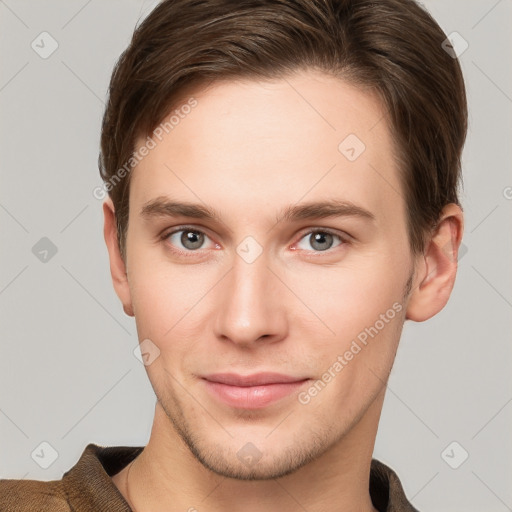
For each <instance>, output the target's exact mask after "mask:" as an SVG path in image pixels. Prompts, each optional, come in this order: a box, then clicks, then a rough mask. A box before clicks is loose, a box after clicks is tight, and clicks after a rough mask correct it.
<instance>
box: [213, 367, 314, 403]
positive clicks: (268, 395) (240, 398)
mask: <svg viewBox="0 0 512 512" xmlns="http://www.w3.org/2000/svg"><path fill="white" fill-rule="evenodd" d="M309 380H310V379H309V378H307V377H292V376H290V375H283V374H280V373H273V372H263V373H255V374H252V375H238V374H236V373H217V374H213V375H207V376H205V377H203V381H204V382H205V385H206V389H207V391H208V392H209V393H210V394H211V395H212V396H213V397H214V398H216V399H217V400H220V401H221V402H223V403H225V404H227V405H229V406H230V407H235V408H239V409H261V408H263V407H266V406H268V405H270V404H272V403H275V402H277V401H278V400H281V399H282V398H284V397H286V396H288V395H290V394H291V393H293V392H294V391H296V390H298V389H299V388H300V387H301V386H303V385H304V383H305V382H307V381H309Z"/></svg>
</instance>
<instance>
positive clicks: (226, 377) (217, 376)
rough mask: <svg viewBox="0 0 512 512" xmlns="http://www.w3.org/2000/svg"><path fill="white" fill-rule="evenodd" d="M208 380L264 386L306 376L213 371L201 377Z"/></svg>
mask: <svg viewBox="0 0 512 512" xmlns="http://www.w3.org/2000/svg"><path fill="white" fill-rule="evenodd" d="M203 379H206V380H208V381H210V382H219V383H221V384H227V385H230V386H240V387H248V386H264V385H266V384H284V383H289V382H301V381H303V380H306V379H307V377H293V376H291V375H283V374H282V373H274V372H262V373H253V374H252V375H238V374H237V373H214V374H211V375H206V376H204V377H203Z"/></svg>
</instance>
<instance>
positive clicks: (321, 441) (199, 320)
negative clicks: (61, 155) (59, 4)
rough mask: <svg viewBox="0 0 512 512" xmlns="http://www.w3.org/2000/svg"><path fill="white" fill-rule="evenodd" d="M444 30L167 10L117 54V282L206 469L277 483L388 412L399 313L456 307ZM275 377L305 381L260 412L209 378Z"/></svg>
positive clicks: (457, 105) (316, 14)
mask: <svg viewBox="0 0 512 512" xmlns="http://www.w3.org/2000/svg"><path fill="white" fill-rule="evenodd" d="M445 38H446V35H445V34H444V33H443V31H442V30H441V29H440V28H439V26H438V25H437V23H436V22H435V21H434V20H433V19H432V18H431V17H430V16H429V14H428V13H427V12H425V11H424V10H423V9H422V8H421V7H420V6H418V5H417V4H416V3H414V2H413V1H412V0H411V1H404V0H381V1H378V2H368V1H364V0H354V1H349V0H313V1H312V0H294V1H291V0H290V1H287V2H284V1H282V0H251V1H250V0H247V1H243V2H238V1H227V0H209V1H201V2H190V1H187V0H177V1H163V2H162V3H161V4H159V5H158V7H157V8H156V9H155V10H154V11H153V12H152V13H151V14H150V15H149V16H148V17H147V18H146V19H145V20H144V21H143V23H142V24H141V25H140V26H139V27H138V28H137V29H136V31H135V33H134V35H133V38H132V41H131V43H130V45H129V47H128V49H127V50H126V51H125V52H124V53H123V54H122V56H121V58H120V59H119V61H118V63H117V64H116V67H115V69H114V72H113V75H112V80H111V84H110V89H109V99H108V104H107V107H106V111H105V115H104V120H103V126H102V135H101V155H100V171H101V176H102V178H103V179H104V182H105V190H106V191H108V193H109V197H108V198H107V200H106V201H105V203H104V213H105V239H106V242H107V247H108V250H109V256H110V263H111V272H112V277H113V282H114V287H115V289H116V292H117V294H118V296H119V298H120V300H121V302H122V304H123V307H124V310H125V312H126V313H127V314H129V315H133V316H135V320H136V324H137V331H138V336H139V340H140V341H142V340H150V343H151V345H152V347H155V348H156V351H157V352H158V353H159V357H157V358H156V359H154V361H152V362H151V364H149V365H148V366H146V369H147V372H148V376H149V378H150V381H151V384H152V386H153V388H154V390H155V393H156V395H157V398H158V401H159V404H160V405H161V407H162V409H163V410H164V411H165V413H166V415H167V417H168V420H169V428H174V429H175V431H176V432H177V433H178V434H179V435H180V437H181V438H182V439H183V441H184V442H185V443H186V444H187V445H188V447H189V448H190V449H191V452H192V453H193V454H194V455H195V456H196V458H197V459H198V460H199V461H200V462H202V463H203V465H205V466H206V467H208V468H210V469H212V470H213V471H216V472H218V473H220V474H224V475H226V476H232V477H236V478H246V479H247V478H274V477H276V476H279V475H284V474H287V473H290V472H293V471H295V470H296V469H298V468H299V467H301V466H302V465H304V464H306V463H307V462H308V461H311V460H313V459H315V458H317V457H319V456H320V455H321V454H323V453H325V452H326V451H327V450H328V449H329V448H330V447H333V446H334V445H335V444H336V443H338V442H340V441H341V440H342V439H347V438H348V437H349V436H350V435H351V433H352V432H354V429H355V428H356V427H357V425H359V424H361V422H362V421H363V420H364V418H366V417H369V416H370V413H371V415H372V418H373V419H374V420H375V421H378V412H380V409H378V407H377V408H376V405H375V404H377V403H380V405H381V402H382V400H381V399H382V396H383V390H384V387H385V382H386V380H387V377H388V376H389V372H390V371H391V368H392V365H393V361H394V357H395V353H396V350H397V347H398V342H399V339H400V334H401V330H402V327H403V323H404V321H405V320H407V319H410V320H415V321H423V320H426V319H428V318H430V317H432V316H433V315H435V314H436V313H437V312H439V311H440V310H441V309H442V308H443V307H444V305H445V304H446V302H447V300H448V298H449V295H450V292H451V290H452V287H453V283H454V279H455V273H456V259H457V258H456V252H457V248H458V246H459V244H460V240H461V236H462V213H461V208H460V204H459V200H458V186H459V182H460V157H461V152H462V147H463V143H464V138H465V134H466V122H467V112H466V98H465V92H464V83H463V78H462V74H461V70H460V67H459V64H458V62H457V60H454V59H453V58H452V57H451V56H450V55H449V54H448V53H446V52H445V51H444V50H443V48H442V46H441V44H442V42H443V40H444V39H445ZM269 371H270V372H279V373H282V374H287V375H289V376H292V377H294V378H297V379H298V380H303V379H308V380H307V381H306V382H305V383H304V384H303V385H302V386H301V387H298V388H296V389H295V388H294V392H292V393H291V394H289V395H287V396H285V397H284V398H281V399H280V400H277V401H274V402H272V403H270V404H269V405H267V406H264V407H263V406H262V407H259V408H252V409H249V408H244V407H233V406H232V405H227V404H226V403H225V402H223V401H222V400H218V399H217V397H216V395H215V393H213V394H212V393H211V392H210V391H211V389H210V387H209V385H208V383H207V380H205V378H204V377H207V376H209V375H211V374H215V373H223V372H234V373H238V374H242V375H248V374H254V373H258V372H269ZM200 404H201V405H200ZM205 409H206V410H207V411H208V413H206V412H205ZM287 415H288V416H287ZM284 417H286V418H287V419H286V420H285V421H284V422H283V423H282V424H281V425H280V427H278V428H275V427H276V425H277V424H278V423H279V421H280V420H282V419H283V418H284ZM247 446H249V448H247ZM244 450H256V453H257V454H259V455H258V457H257V458H258V461H257V463H255V464H246V463H244V462H243V456H240V453H242V454H243V453H244Z"/></svg>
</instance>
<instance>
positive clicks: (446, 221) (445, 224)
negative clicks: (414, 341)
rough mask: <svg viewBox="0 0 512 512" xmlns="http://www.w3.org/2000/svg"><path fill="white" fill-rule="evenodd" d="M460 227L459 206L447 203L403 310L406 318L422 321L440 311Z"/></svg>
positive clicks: (451, 277)
mask: <svg viewBox="0 0 512 512" xmlns="http://www.w3.org/2000/svg"><path fill="white" fill-rule="evenodd" d="M463 230H464V219H463V214H462V210H461V208H460V206H458V205H456V204H454V203H450V204H448V205H446V206H445V207H444V208H443V210H442V212H441V215H440V220H439V223H438V225H437V227H436V229H435V231H434V233H433V235H432V236H431V239H430V241H429V242H428V243H427V246H426V248H425V252H424V253H423V255H422V256H421V260H422V261H421V262H418V263H419V264H418V265H417V273H416V276H417V279H416V280H415V287H414V289H413V291H412V292H411V296H410V298H409V302H408V305H407V310H406V319H409V320H414V321H415V322H423V321H425V320H428V319H429V318H431V317H433V316H434V315H436V314H437V313H439V311H441V310H442V309H443V308H444V306H445V305H446V303H447V302H448V299H449V297H450V294H451V292H452V289H453V285H454V283H455V276H456V274H457V257H458V253H459V246H460V243H461V240H462V234H463Z"/></svg>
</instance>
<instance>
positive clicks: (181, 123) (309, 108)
mask: <svg viewBox="0 0 512 512" xmlns="http://www.w3.org/2000/svg"><path fill="white" fill-rule="evenodd" d="M191 98H193V100H194V101H195V106H194V107H193V108H188V107H187V108H182V107H183V105H186V104H187V102H188V101H189V100H190V99H191ZM176 111H177V112H176ZM173 113H174V119H173V123H172V127H171V126H170V125H167V129H163V128H165V125H161V129H160V132H159V133H160V137H159V138H155V137H154V136H153V139H154V140H155V142H156V145H155V147H154V149H151V150H150V151H149V152H148V154H147V156H145V157H144V158H143V159H142V160H141V161H140V163H139V164H138V165H137V166H136V168H135V169H134V170H133V171H132V176H131V180H132V181H131V187H130V188H131V191H130V203H131V205H130V210H132V204H133V206H135V207H139V208H140V206H141V205H143V204H144V203H145V202H147V201H150V200H151V199H153V198H155V197H157V196H162V195H165V194H166V193H168V194H171V195H172V196H173V197H176V196H179V197H180V199H182V200H187V201H192V202H198V199H200V200H201V201H204V202H208V203H209V204H212V203H215V205H214V206H215V207H216V209H220V210H222V209H223V208H224V209H225V210H226V213H232V214H236V213H235V210H236V209H238V212H239V213H240V211H241V210H243V209H244V208H245V210H246V211H251V208H250V207H251V205H250V204H249V203H250V202H251V201H254V202H257V203H258V204H259V205H260V206H265V207H267V211H268V212H269V215H273V214H274V211H270V210H269V209H270V208H274V209H280V208H281V207H282V205H285V204H291V203H296V202H298V201H299V200H300V199H301V198H304V199H307V200H314V199H319V198H323V199H330V198H342V199H345V200H350V201H353V202H358V203H360V204H362V205H364V206H365V207H367V208H368V209H373V210H383V211H382V214H383V215H386V214H387V215H388V216H389V215H391V214H392V212H390V211H389V210H390V208H391V209H393V207H394V209H395V210H396V209H399V210H401V209H403V198H402V194H401V184H400V179H399V175H398V169H397V164H396V161H395V151H394V144H393V140H392V137H391V133H390V130H389V126H388V122H387V119H386V116H385V108H384V106H383V104H382V103H381V101H380V99H379V97H378V96H377V95H376V94H373V93H371V92H369V91H365V90H363V89H361V88H358V87H356V86H354V85H350V84H349V83H347V82H345V81H343V80H341V79H339V78H334V77H331V76H328V75H325V74H323V73H320V72H314V71H304V72H298V73H295V74H293V75H290V76H289V77H287V78H282V79H275V80H269V81H251V80H236V81H222V82H215V83H213V84H211V85H210V86H208V87H206V88H199V89H196V90H189V91H188V93H187V94H184V95H182V97H181V101H180V102H177V103H176V105H175V106H174V108H173V112H171V113H169V114H168V115H167V116H166V117H165V118H164V122H165V121H166V120H167V121H168V120H169V119H170V116H171V115H173ZM162 127H163V128H162ZM160 139H161V140H160ZM144 142H145V141H144V140H143V139H140V140H139V147H140V146H141V145H143V144H144ZM231 207H232V208H233V211H232V212H228V209H229V208H231ZM386 212H388V213H386ZM251 214H254V211H251ZM262 214H263V212H262Z"/></svg>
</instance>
